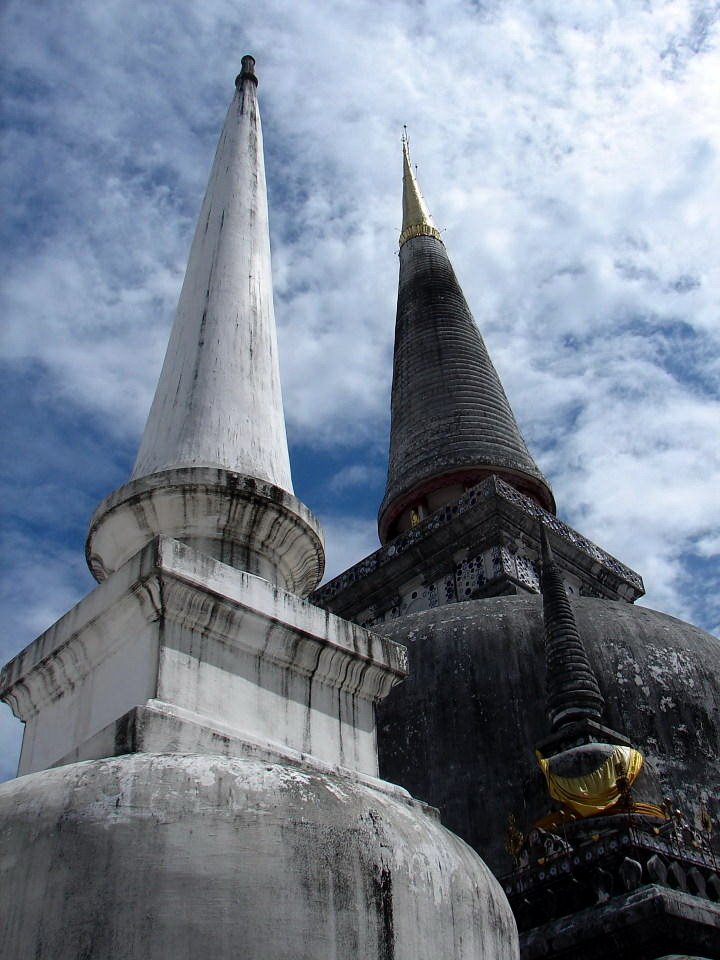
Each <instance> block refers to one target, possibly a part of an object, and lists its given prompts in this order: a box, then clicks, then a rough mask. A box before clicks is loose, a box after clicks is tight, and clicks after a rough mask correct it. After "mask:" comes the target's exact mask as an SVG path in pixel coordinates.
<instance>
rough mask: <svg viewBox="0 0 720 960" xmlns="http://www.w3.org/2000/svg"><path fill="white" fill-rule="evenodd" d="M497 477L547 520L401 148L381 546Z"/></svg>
mask: <svg viewBox="0 0 720 960" xmlns="http://www.w3.org/2000/svg"><path fill="white" fill-rule="evenodd" d="M492 473H495V474H498V475H500V476H501V477H503V478H504V479H505V480H507V481H508V482H509V483H511V484H513V486H515V487H516V488H517V489H519V490H521V491H522V492H524V493H527V494H529V495H530V496H532V497H533V498H534V499H535V500H536V501H537V502H538V503H539V504H540V505H541V506H543V507H545V508H546V509H549V510H551V511H553V512H554V509H555V503H554V499H553V495H552V492H551V490H550V487H549V485H548V483H547V481H546V480H545V478H544V477H543V475H542V473H541V472H540V470H539V469H538V467H537V466H536V464H535V461H534V460H533V458H532V456H531V454H530V452H529V450H528V448H527V446H526V444H525V441H524V440H523V438H522V435H521V433H520V430H519V429H518V425H517V422H516V421H515V417H514V415H513V412H512V410H511V409H510V404H509V403H508V400H507V397H506V396H505V391H504V390H503V387H502V384H501V383H500V379H499V377H498V375H497V373H496V371H495V368H494V366H493V364H492V361H491V360H490V357H489V355H488V352H487V349H486V347H485V344H484V342H483V339H482V337H481V336H480V332H479V330H478V328H477V326H476V324H475V321H474V320H473V317H472V314H471V312H470V308H469V307H468V305H467V301H466V300H465V297H464V296H463V292H462V289H461V287H460V284H459V283H458V280H457V277H456V276H455V272H454V270H453V268H452V264H451V263H450V259H449V257H448V255H447V251H446V249H445V245H444V244H443V242H442V240H441V238H440V233H439V231H438V229H437V227H436V226H435V224H434V223H433V221H432V219H431V217H430V215H429V213H428V210H427V206H426V204H425V201H424V199H423V197H422V194H421V193H420V190H419V187H418V184H417V181H416V178H415V175H414V173H413V170H412V166H411V164H410V157H409V151H408V144H407V140H406V139H404V140H403V226H402V232H401V234H400V280H399V286H398V301H397V319H396V324H395V356H394V366H393V386H392V421H391V430H390V457H389V464H388V479H387V486H386V490H385V497H384V499H383V502H382V505H381V507H380V511H379V516H378V527H379V531H380V539H381V541H382V542H383V543H385V542H387V541H388V540H389V539H391V538H392V537H393V536H394V535H395V534H396V533H398V532H400V531H401V530H403V529H407V527H409V526H410V525H411V524H412V522H414V521H415V520H416V518H418V517H421V516H422V515H423V514H424V513H426V512H428V511H432V510H434V509H437V508H438V507H439V506H441V505H442V504H443V503H447V502H449V501H451V500H453V499H456V498H457V497H458V496H460V495H461V494H462V492H463V491H464V490H465V489H466V488H467V487H468V486H471V485H473V484H475V483H478V482H479V481H480V480H481V479H482V478H483V477H485V476H488V475H489V474H492Z"/></svg>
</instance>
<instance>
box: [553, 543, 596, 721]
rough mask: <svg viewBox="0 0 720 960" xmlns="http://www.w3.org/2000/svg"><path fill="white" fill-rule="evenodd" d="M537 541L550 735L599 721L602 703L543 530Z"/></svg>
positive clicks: (558, 570)
mask: <svg viewBox="0 0 720 960" xmlns="http://www.w3.org/2000/svg"><path fill="white" fill-rule="evenodd" d="M541 537H542V576H541V584H542V597H543V619H544V621H545V665H546V671H547V673H546V710H547V715H548V719H549V720H550V725H551V728H552V731H553V733H556V732H557V731H558V730H560V729H561V728H563V727H565V726H568V725H569V724H572V723H575V722H576V721H577V720H582V719H583V718H588V719H591V720H596V721H599V720H600V718H601V717H602V712H603V709H604V706H605V701H604V700H603V697H602V694H601V693H600V688H599V687H598V683H597V680H596V678H595V674H594V673H593V669H592V667H591V666H590V661H589V660H588V658H587V654H586V652H585V647H584V646H583V642H582V640H581V639H580V634H579V633H578V629H577V625H576V623H575V615H574V613H573V610H572V606H571V605H570V601H569V599H568V596H567V593H566V592H565V584H564V583H563V580H562V577H561V575H560V569H559V567H558V566H557V564H556V563H555V560H554V559H553V555H552V550H551V549H550V544H549V543H548V539H547V534H546V533H545V529H544V528H543V529H542V531H541Z"/></svg>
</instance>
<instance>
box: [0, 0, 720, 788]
mask: <svg viewBox="0 0 720 960" xmlns="http://www.w3.org/2000/svg"><path fill="white" fill-rule="evenodd" d="M719 18H720V4H716V3H705V4H697V3H694V2H690V0H676V2H650V3H647V4H642V5H640V4H637V3H636V2H630V0H628V2H621V0H616V2H609V0H608V2H600V3H596V4H590V5H589V4H587V3H585V2H580V0H577V2H576V0H570V2H568V0H564V2H562V3H560V2H551V0H543V2H540V3H537V4H532V5H529V4H527V3H525V2H523V0H509V2H505V3H502V4H499V3H495V2H488V3H473V2H465V0H462V2H461V0H437V2H433V3H431V4H419V3H416V2H414V0H390V2H383V3H380V2H379V0H358V2H356V3H353V4H350V5H348V4H345V3H340V2H334V0H329V2H328V3H326V4H323V5H321V6H318V5H316V4H311V3H302V2H301V3H296V4H288V3H286V2H284V0H267V2H265V3H263V4H255V3H252V4H251V3H248V2H244V0H241V2H237V0H233V2H230V0H206V2H204V3H203V4H202V5H197V4H194V3H190V2H189V0H187V2H180V0H174V2H172V0H171V2H169V3H167V4H151V5H137V4H131V5H128V4H126V3H121V2H114V0H110V2H107V3H102V4H86V3H80V2H77V0H70V2H68V3H60V2H59V0H49V2H48V3H44V4H42V5H39V4H28V3H23V2H20V0H9V2H8V3H6V4H5V5H4V8H3V13H2V23H1V24H0V26H1V28H2V29H1V30H0V35H2V38H3V39H2V43H3V47H4V49H3V51H2V55H3V63H4V75H3V85H4V95H5V123H4V128H3V137H4V143H3V150H2V158H3V159H2V181H1V184H0V188H1V189H2V196H1V199H2V206H3V210H4V218H3V224H2V227H1V228H0V229H1V230H2V242H3V252H4V254H5V267H4V271H3V284H2V304H1V306H2V315H3V332H2V352H3V361H2V362H3V372H4V374H5V377H4V382H5V385H6V397H5V408H6V422H5V425H4V430H5V437H4V447H3V449H4V450H5V458H4V463H3V475H2V497H3V504H4V507H5V515H6V522H5V524H4V525H3V526H4V538H5V541H4V551H3V562H4V563H5V565H6V572H5V576H4V587H3V590H4V594H3V602H4V614H3V626H4V630H3V635H2V642H1V648H0V655H1V656H2V658H3V660H4V659H8V658H9V657H10V656H12V655H13V654H14V653H16V652H17V651H18V650H19V649H20V648H21V647H22V646H23V645H24V644H26V643H27V642H28V641H30V640H31V639H33V637H34V636H35V635H36V634H37V633H38V632H40V631H41V630H43V629H45V628H46V627H47V626H49V625H50V623H51V622H52V621H53V620H54V619H56V618H57V616H59V615H60V614H62V613H63V612H64V611H65V610H66V609H67V608H68V607H69V606H70V605H71V604H72V603H74V602H75V601H76V600H77V599H78V598H79V597H80V596H82V595H83V594H84V593H85V592H86V591H87V590H88V589H90V588H91V586H92V580H91V577H90V574H89V573H88V571H87V570H86V568H85V561H84V557H83V543H84V538H85V534H86V529H87V522H88V519H89V517H90V515H91V513H92V511H93V509H94V507H95V506H96V505H97V503H98V502H99V501H100V500H101V499H102V497H104V496H105V495H106V494H107V493H109V492H110V491H111V490H113V489H115V488H116V487H118V486H119V485H120V484H121V483H123V482H125V480H126V479H127V477H128V476H129V474H130V470H131V468H132V463H133V460H134V458H135V455H136V453H137V448H138V443H139V438H140V434H141V431H142V428H143V424H144V422H145V418H146V416H147V413H148V410H149V407H150V402H151V399H152V394H153V391H154V387H155V383H156V381H157V377H158V374H159V371H160V366H161V363H162V357H163V353H164V350H165V347H166V344H167V338H168V334H169V329H170V325H171V322H172V318H173V314H174V311H175V307H176V305H177V300H178V296H179V292H180V286H181V283H182V277H183V272H184V269H185V263H186V260H187V254H188V250H189V246H190V241H191V238H192V232H193V229H194V224H195V221H196V218H197V215H198V211H199V209H200V204H201V201H202V196H203V192H204V189H205V186H206V184H207V177H208V173H209V170H210V165H211V163H212V157H213V151H214V147H215V143H216V142H217V137H218V133H219V131H220V128H221V126H222V122H223V117H224V115H225V111H226V109H227V103H228V100H229V98H230V96H231V95H232V90H233V80H234V77H235V74H236V73H237V72H238V70H239V68H240V59H241V57H242V55H243V54H244V53H246V52H250V53H252V54H253V55H254V56H255V58H256V60H257V74H258V77H259V80H260V86H259V90H258V95H259V98H260V108H261V111H262V116H263V129H264V136H265V159H266V167H267V175H268V194H269V206H270V229H271V240H272V256H273V271H274V282H275V312H276V316H277V321H278V336H279V350H280V362H281V375H282V383H283V395H284V402H285V413H286V418H287V421H288V435H289V440H290V444H291V459H292V469H293V480H294V485H295V490H296V493H297V495H298V496H299V497H300V498H301V499H302V500H303V501H304V502H305V503H307V505H308V506H309V507H310V508H311V509H312V510H313V511H314V512H316V513H317V514H318V515H319V516H320V518H321V519H322V520H323V522H324V525H325V530H326V535H327V542H328V567H327V574H328V575H329V576H332V575H333V574H336V573H338V572H339V571H340V570H341V569H343V567H344V566H346V565H348V564H350V563H351V562H353V561H355V560H357V559H359V558H360V557H361V556H362V555H363V554H364V553H367V552H369V551H370V550H372V549H373V548H374V547H375V546H376V544H377V534H376V528H375V515H376V511H377V508H378V505H379V502H380V499H381V497H382V491H383V488H384V484H385V467H386V456H387V438H388V427H389V391H390V381H391V376H392V337H393V327H394V317H395V296H396V287H397V259H396V254H397V237H398V234H399V232H400V227H401V223H400V209H401V207H400V198H401V191H402V180H401V171H400V168H399V164H398V150H399V139H400V136H401V133H402V129H403V124H407V125H408V129H409V130H410V131H411V133H412V154H413V162H414V163H417V164H418V165H419V179H420V182H421V184H422V189H423V192H424V195H425V197H426V198H427V200H428V204H429V207H430V209H431V210H432V213H433V217H434V220H435V222H436V223H437V225H438V227H439V228H440V229H441V230H442V231H443V237H444V239H445V240H446V242H447V244H448V245H449V248H450V249H451V251H452V260H453V265H454V267H455V270H456V272H457V274H458V278H459V280H460V282H461V284H462V287H463V290H464V293H465V295H466V297H467V300H468V303H469V305H470V308H471V310H472V312H473V314H474V316H475V319H476V321H477V322H478V324H479V326H480V329H481V332H482V334H483V336H484V338H485V340H486V343H487V346H488V349H489V352H490V355H491V357H492V359H493V362H494V363H495V365H496V367H497V369H498V373H499V375H500V377H501V379H502V382H503V384H504V386H505V389H506V391H507V394H508V398H509V400H510V403H511V405H512V407H513V410H514V412H515V414H516V416H517V419H518V422H519V424H520V428H521V430H522V432H523V435H524V437H525V439H526V440H527V442H528V445H529V447H530V450H531V452H532V454H533V456H534V458H535V459H536V461H537V463H538V465H539V467H540V469H541V470H542V471H543V473H544V474H545V475H546V476H547V477H548V479H549V481H550V483H551V484H552V487H553V490H554V493H555V497H556V501H557V505H558V513H559V515H560V516H561V517H563V518H564V519H566V520H568V521H569V522H570V523H571V524H572V525H573V526H574V527H576V528H577V529H579V530H581V531H582V533H584V534H585V535H587V536H588V537H590V538H591V539H592V540H594V541H596V542H597V543H599V544H600V545H601V546H602V547H604V548H606V549H608V550H609V551H610V552H611V553H613V554H615V555H616V556H617V557H618V558H619V559H620V560H622V561H623V562H624V563H627V564H628V565H630V566H631V567H632V568H634V569H636V570H638V571H639V572H640V573H641V574H642V575H643V577H644V579H645V583H646V587H647V589H648V597H647V602H648V603H649V605H651V606H654V607H656V608H658V609H662V610H665V611H668V612H670V613H674V614H675V615H677V616H681V617H684V618H687V619H689V620H691V621H693V622H695V623H697V624H699V625H701V626H704V627H706V628H710V629H715V630H717V629H718V626H719V624H720V585H719V584H718V552H719V551H720V498H718V495H717V491H718V489H719V488H720V462H719V461H720V440H719V439H718V424H720V399H719V398H718V374H719V373H720V342H719V341H720V321H719V319H718V312H719V310H720V307H719V306H718V305H719V304H720V269H719V267H718V260H719V254H718V250H720V226H719V225H718V218H717V216H716V207H717V198H718V196H720V163H719V160H718V157H719V152H720V52H719V47H718V44H719V42H720V23H719V22H718V20H719ZM0 731H2V733H0V755H5V757H6V759H5V761H4V764H3V763H2V762H0V773H1V774H2V775H4V776H8V775H11V774H12V772H13V768H14V757H13V756H11V755H12V752H13V751H14V750H15V749H16V747H15V744H16V743H17V737H18V734H17V729H16V725H15V724H14V722H13V721H11V719H10V716H9V711H7V710H6V709H5V708H3V717H2V727H0ZM3 743H4V744H5V747H4V748H3Z"/></svg>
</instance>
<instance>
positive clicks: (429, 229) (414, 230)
mask: <svg viewBox="0 0 720 960" xmlns="http://www.w3.org/2000/svg"><path fill="white" fill-rule="evenodd" d="M402 145H403V225H402V233H401V234H400V246H402V245H403V244H404V243H405V241H406V240H409V239H410V238H411V237H418V236H421V235H423V236H426V237H435V239H436V240H440V242H441V243H442V237H441V236H440V231H439V230H438V228H437V227H436V226H435V224H434V223H433V219H432V217H431V216H430V212H429V210H428V208H427V204H426V203H425V199H424V197H423V195H422V194H421V193H420V188H419V187H418V184H417V179H416V177H415V173H414V172H413V168H412V165H411V163H410V138H409V137H408V132H407V127H406V126H403V135H402Z"/></svg>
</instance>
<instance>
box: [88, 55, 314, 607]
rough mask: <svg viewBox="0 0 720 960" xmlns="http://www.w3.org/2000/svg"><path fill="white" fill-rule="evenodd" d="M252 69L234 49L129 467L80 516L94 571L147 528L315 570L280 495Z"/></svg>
mask: <svg viewBox="0 0 720 960" xmlns="http://www.w3.org/2000/svg"><path fill="white" fill-rule="evenodd" d="M254 66H255V61H254V60H253V58H252V57H249V56H247V57H243V61H242V71H241V72H240V74H239V76H238V77H237V79H236V81H235V87H236V89H235V95H234V97H233V100H232V103H231V104H230V109H229V110H228V113H227V117H226V119H225V125H224V127H223V130H222V133H221V135H220V142H219V143H218V147H217V151H216V153H215V160H214V162H213V167H212V171H211V173H210V182H209V183H208V187H207V192H206V193H205V199H204V201H203V205H202V209H201V211H200V218H199V220H198V224H197V228H196V230H195V237H194V239H193V243H192V247H191V249H190V257H189V259H188V265H187V271H186V273H185V282H184V283H183V288H182V292H181V294H180V302H179V304H178V309H177V315H176V317H175V323H174V325H173V328H172V332H171V334H170V342H169V344H168V349H167V354H166V356H165V363H164V364H163V369H162V373H161V374H160V380H159V382H158V386H157V390H156V392H155V399H154V400H153V404H152V408H151V410H150V415H149V416H148V421H147V425H146V427H145V433H144V434H143V438H142V442H141V444H140V451H139V453H138V457H137V461H136V463H135V469H134V470H133V474H132V477H131V480H130V482H129V483H128V484H126V485H125V486H123V487H121V488H120V489H119V490H116V491H115V493H113V494H111V495H110V496H109V497H107V498H106V499H105V500H104V501H103V502H102V503H101V504H100V506H99V507H98V509H97V510H96V511H95V514H94V516H93V518H92V520H91V521H90V531H89V533H88V539H87V546H86V554H87V560H88V564H89V566H90V569H91V571H92V573H93V575H94V576H95V577H96V578H97V579H98V580H104V579H105V578H106V577H107V576H108V575H109V574H111V573H112V572H113V571H115V570H117V569H118V567H120V566H121V565H122V564H124V563H126V562H127V561H128V560H129V559H130V558H131V557H132V556H134V554H136V553H137V552H138V551H139V550H141V549H142V548H143V547H144V546H145V544H146V543H148V542H149V541H150V540H152V539H153V538H154V537H156V536H159V535H166V536H169V537H172V538H174V539H177V540H181V541H182V542H184V543H186V544H188V545H190V546H192V547H194V548H196V549H197V550H200V551H202V552H203V553H204V554H207V555H209V556H211V557H214V558H215V559H217V560H221V561H222V562H223V563H227V564H230V565H231V566H234V567H238V568H240V569H243V570H247V571H249V572H250V573H254V574H257V575H259V576H261V577H263V578H265V579H266V580H270V581H272V582H273V583H276V584H279V585H280V586H282V587H284V588H285V589H287V590H290V591H292V592H294V593H299V594H302V595H305V594H307V593H309V592H310V590H312V589H313V587H314V586H316V584H317V582H318V580H319V579H320V577H321V576H322V570H323V565H324V552H323V546H322V534H321V532H320V528H319V525H318V523H317V520H316V519H315V518H314V517H313V515H312V514H311V513H310V511H309V510H308V509H307V507H305V506H304V504H302V503H300V502H299V501H298V500H297V499H296V498H295V497H294V496H293V494H292V481H291V479H290V461H289V457H288V447H287V437H286V434H285V421H284V418H283V408H282V396H281V393H280V371H279V367H278V352H277V339H276V332H275V314H274V310H273V299H272V273H271V267H270V237H269V230H268V210H267V195H266V188H265V166H264V161H263V147H262V131H261V129H260V114H259V112H258V104H257V78H256V77H255V71H254Z"/></svg>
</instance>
